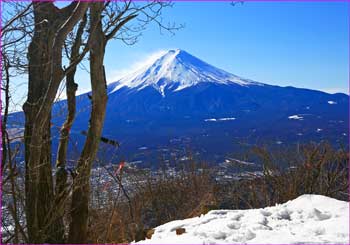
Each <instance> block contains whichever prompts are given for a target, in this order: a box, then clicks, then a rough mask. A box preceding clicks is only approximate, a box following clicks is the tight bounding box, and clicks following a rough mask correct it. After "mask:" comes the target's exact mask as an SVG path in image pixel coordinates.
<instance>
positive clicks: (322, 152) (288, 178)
mask: <svg viewBox="0 0 350 245" xmlns="http://www.w3.org/2000/svg"><path fill="white" fill-rule="evenodd" d="M254 152H255V154H256V155H258V156H259V157H260V159H261V160H262V162H263V171H262V176H260V177H256V178H253V179H242V180H240V181H234V182H231V183H229V184H224V185H220V186H217V191H216V195H217V198H218V199H220V207H221V208H241V209H242V208H243V209H244V208H261V207H266V206H271V205H275V204H276V203H283V202H286V201H288V200H291V199H295V198H296V197H298V196H300V195H303V194H319V195H325V196H329V197H333V198H337V199H339V200H346V201H348V199H349V193H348V190H349V153H348V152H347V151H346V150H345V149H334V148H333V147H332V146H331V145H330V144H328V143H321V144H314V143H312V144H307V145H304V146H301V147H298V149H297V151H296V152H289V153H288V154H287V155H286V156H288V157H289V163H290V166H289V167H288V168H281V167H280V166H279V165H277V163H278V159H277V161H276V159H275V158H274V157H273V156H272V155H271V154H270V153H269V152H268V151H267V150H265V149H263V148H256V149H254ZM287 160H288V159H287Z"/></svg>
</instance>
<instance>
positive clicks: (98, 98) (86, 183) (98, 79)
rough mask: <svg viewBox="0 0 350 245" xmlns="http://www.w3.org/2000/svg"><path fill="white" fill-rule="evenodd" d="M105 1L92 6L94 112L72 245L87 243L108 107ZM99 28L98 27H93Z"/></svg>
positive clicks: (74, 208)
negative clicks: (93, 182)
mask: <svg viewBox="0 0 350 245" xmlns="http://www.w3.org/2000/svg"><path fill="white" fill-rule="evenodd" d="M102 9H103V2H98V3H97V2H96V3H94V4H92V6H91V13H90V18H91V20H90V23H91V27H90V28H94V29H93V30H92V31H91V33H90V35H91V43H90V78H91V87H92V99H91V103H92V111H91V117H90V125H89V129H88V133H87V139H86V141H85V145H84V148H83V151H82V153H81V155H80V158H79V160H78V166H77V171H76V172H77V175H76V177H75V178H74V180H73V196H72V205H71V216H72V221H71V224H70V230H69V238H68V241H69V243H86V242H87V228H88V227H87V226H88V209H89V200H90V173H91V167H92V163H93V161H94V159H95V156H96V153H97V149H98V145H99V141H100V137H101V133H102V128H103V122H104V117H105V111H106V105H107V90H106V78H105V73H104V66H103V59H104V54H105V47H106V39H105V35H104V33H103V30H102V23H101V12H102ZM93 25H95V26H93Z"/></svg>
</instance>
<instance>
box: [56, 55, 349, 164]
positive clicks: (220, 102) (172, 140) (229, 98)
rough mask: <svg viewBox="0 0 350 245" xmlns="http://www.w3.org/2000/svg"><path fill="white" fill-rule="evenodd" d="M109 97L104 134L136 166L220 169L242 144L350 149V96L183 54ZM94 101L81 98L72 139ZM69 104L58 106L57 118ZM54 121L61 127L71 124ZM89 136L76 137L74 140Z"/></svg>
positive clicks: (150, 67) (142, 72) (124, 81)
mask: <svg viewBox="0 0 350 245" xmlns="http://www.w3.org/2000/svg"><path fill="white" fill-rule="evenodd" d="M107 92H108V105H107V113H106V119H105V124H104V132H103V134H104V136H106V137H108V138H112V139H117V140H118V141H119V142H120V143H121V147H120V149H119V150H118V154H119V156H122V157H125V158H127V159H129V160H135V161H136V160H140V159H142V160H143V161H144V162H145V158H148V159H153V160H154V159H155V158H154V157H156V158H159V156H160V155H163V154H172V153H174V152H178V154H180V155H181V154H182V155H184V153H183V152H184V151H186V150H187V151H188V150H189V151H191V152H192V153H193V154H196V155H199V156H200V157H202V158H203V159H206V160H210V161H211V160H212V161H216V162H218V161H221V160H222V159H223V158H224V157H225V156H226V155H227V154H230V153H232V152H233V151H235V150H236V149H239V148H240V147H241V146H242V143H244V144H245V145H251V144H256V143H268V144H269V145H270V146H276V147H281V146H286V145H291V144H295V143H300V142H309V141H322V140H327V141H329V142H331V143H332V144H335V145H336V144H338V143H337V142H338V141H340V142H342V143H347V139H348V134H349V129H348V125H349V96H348V95H346V94H341V93H337V94H328V93H325V92H321V91H316V90H310V89H301V88H295V87H280V86H273V85H268V84H265V83H260V82H256V81H253V80H250V79H245V78H242V77H239V76H237V75H234V74H231V73H229V72H226V71H224V70H222V69H219V68H217V67H215V66H213V65H210V64H208V63H206V62H204V61H202V60H200V59H199V58H197V57H195V56H193V55H191V54H189V53H187V52H186V51H183V50H180V49H176V50H169V51H168V52H165V53H164V54H162V55H160V57H158V58H157V59H156V60H153V61H152V62H149V63H145V64H144V67H142V68H140V69H138V70H136V71H134V72H132V73H130V74H129V75H126V76H124V77H122V78H120V79H119V80H117V81H116V82H114V83H110V84H109V85H108V86H107ZM88 94H89V93H87V94H82V95H80V96H78V97H77V117H76V120H75V123H74V125H73V128H72V131H71V132H72V133H73V132H74V129H75V131H76V132H80V130H85V129H87V127H88V121H89V114H90V107H91V105H90V100H89V98H88ZM65 105H66V104H65V101H61V102H59V103H57V104H56V108H57V109H55V110H54V111H58V108H62V106H63V107H64V106H65ZM53 120H54V123H57V124H59V125H60V124H61V123H62V122H63V120H64V118H63V117H58V116H55V117H53ZM54 134H55V132H53V135H54ZM83 137H84V136H81V135H80V134H78V133H77V134H76V135H74V133H73V134H72V136H71V140H72V141H78V142H79V141H81V142H82V140H83V139H84V138H83ZM78 145H79V144H78ZM151 156H152V157H151Z"/></svg>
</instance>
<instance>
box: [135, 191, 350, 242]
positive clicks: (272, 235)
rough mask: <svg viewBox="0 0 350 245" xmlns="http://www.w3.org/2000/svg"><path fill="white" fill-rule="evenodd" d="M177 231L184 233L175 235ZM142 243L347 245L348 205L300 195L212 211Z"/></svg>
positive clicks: (160, 231) (177, 223)
mask: <svg viewBox="0 0 350 245" xmlns="http://www.w3.org/2000/svg"><path fill="white" fill-rule="evenodd" d="M177 228H184V229H185V230H186V232H185V233H184V234H182V235H176V229H177ZM138 243H141V244H146V243H147V244H170V243H171V244H179V243H182V244H183V243H190V244H214V243H216V244H225V243H226V244H227V243H253V244H254V243H255V244H256V243H259V244H271V243H272V244H276V243H284V244H285V243H288V244H292V243H299V244H300V243H333V244H334V243H337V244H338V243H349V203H348V202H344V201H339V200H336V199H333V198H329V197H325V196H320V195H303V196H300V197H298V198H296V199H295V200H292V201H288V202H286V203H284V204H277V205H275V206H273V207H267V208H264V209H250V210H213V211H210V212H209V213H208V214H206V215H202V216H200V217H195V218H190V219H185V220H176V221H172V222H169V223H166V224H164V225H161V226H158V227H157V228H156V229H155V233H154V234H153V236H152V238H151V239H147V240H144V241H140V242H138Z"/></svg>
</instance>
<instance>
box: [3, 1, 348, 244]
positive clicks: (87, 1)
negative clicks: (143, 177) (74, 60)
mask: <svg viewBox="0 0 350 245" xmlns="http://www.w3.org/2000/svg"><path fill="white" fill-rule="evenodd" d="M13 1H17V2H29V1H31V0H13ZM33 1H38V2H40V1H41V0H33ZM56 1H58V2H65V1H67V0H56ZM80 1H82V2H99V1H104V0H95V1H94V0H80ZM112 1H118V0H112ZM133 1H135V2H136V1H137V2H142V1H145V0H133ZM164 1H165V2H166V0H164ZM1 2H2V1H1V0H0V14H1V13H2V3H1ZM172 2H234V1H232V0H172ZM243 2H348V20H349V22H348V38H349V41H350V0H244V1H243ZM1 34H2V18H1V19H0V37H1ZM1 51H2V40H1V39H0V58H1V59H2V52H1ZM348 62H349V66H350V44H349V47H348ZM0 68H2V63H0ZM348 69H349V71H348V86H349V90H348V95H349V96H350V67H348ZM0 77H2V69H0ZM1 82H2V80H1V81H0V85H1ZM1 102H2V100H1V92H0V139H1V140H2V131H1V129H2V115H1V111H2V103H1ZM349 115H350V99H349ZM348 128H349V132H350V124H349V125H348ZM348 141H349V142H348V143H349V151H350V135H348ZM0 146H2V142H1V144H0ZM1 153H2V148H1ZM1 162H2V154H0V163H1ZM348 164H349V166H350V160H349V163H348ZM1 171H2V169H1V164H0V206H2V189H1V186H2V175H1ZM349 182H350V175H349ZM348 193H349V194H350V188H349V189H348ZM348 201H349V217H350V195H349V200H348ZM1 218H2V208H1V209H0V219H1ZM0 229H1V224H0ZM1 242H2V232H1V231H0V244H1ZM119 244H122V243H119ZM249 244H250V245H261V244H263V243H258V244H252V243H249ZM273 244H274V245H287V244H284V243H273ZM305 244H306V243H305ZM348 244H350V222H349V243H348ZM28 245H29V244H28ZM33 245H34V244H33ZM52 245H59V244H52ZM97 245H104V244H97ZM166 245H178V244H171V243H170V244H169V243H167V244H166ZM187 245H197V244H190V243H189V244H187ZM217 245H221V244H217ZM222 245H223V244H222ZM225 245H227V244H225ZM235 245H237V243H235ZM306 245H308V244H306ZM310 245H311V244H310ZM313 245H315V243H313ZM316 245H317V244H316ZM329 245H337V244H329Z"/></svg>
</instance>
